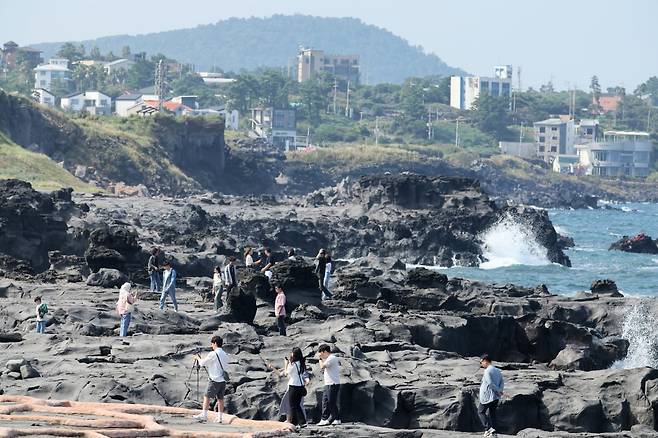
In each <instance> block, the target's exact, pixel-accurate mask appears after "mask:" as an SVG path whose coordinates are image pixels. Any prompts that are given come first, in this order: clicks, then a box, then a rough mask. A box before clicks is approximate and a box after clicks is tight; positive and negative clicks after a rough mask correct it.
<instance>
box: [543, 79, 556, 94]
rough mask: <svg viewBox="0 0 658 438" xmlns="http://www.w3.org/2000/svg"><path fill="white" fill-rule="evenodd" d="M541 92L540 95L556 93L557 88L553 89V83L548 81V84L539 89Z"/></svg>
mask: <svg viewBox="0 0 658 438" xmlns="http://www.w3.org/2000/svg"><path fill="white" fill-rule="evenodd" d="M539 92H540V93H554V92H555V88H554V87H553V81H548V83H547V84H544V85H542V86H541V87H539Z"/></svg>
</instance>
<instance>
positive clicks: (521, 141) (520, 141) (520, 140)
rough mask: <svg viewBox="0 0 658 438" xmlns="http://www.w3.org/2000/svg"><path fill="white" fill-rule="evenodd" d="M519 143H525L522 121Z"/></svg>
mask: <svg viewBox="0 0 658 438" xmlns="http://www.w3.org/2000/svg"><path fill="white" fill-rule="evenodd" d="M519 143H523V122H521V129H519Z"/></svg>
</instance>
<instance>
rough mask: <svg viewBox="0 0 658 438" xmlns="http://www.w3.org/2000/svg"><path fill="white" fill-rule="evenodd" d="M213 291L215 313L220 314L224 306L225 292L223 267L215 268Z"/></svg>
mask: <svg viewBox="0 0 658 438" xmlns="http://www.w3.org/2000/svg"><path fill="white" fill-rule="evenodd" d="M212 291H213V296H214V302H215V312H218V311H219V309H220V308H221V307H223V306H224V303H222V293H223V292H224V279H223V278H222V267H221V266H215V272H214V273H213V276H212Z"/></svg>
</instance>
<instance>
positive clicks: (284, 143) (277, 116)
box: [250, 108, 297, 150]
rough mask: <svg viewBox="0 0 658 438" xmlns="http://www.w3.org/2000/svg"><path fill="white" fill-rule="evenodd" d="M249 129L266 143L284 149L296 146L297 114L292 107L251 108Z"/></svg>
mask: <svg viewBox="0 0 658 438" xmlns="http://www.w3.org/2000/svg"><path fill="white" fill-rule="evenodd" d="M250 123H251V130H252V131H253V133H254V134H255V135H256V136H258V137H260V138H264V139H266V140H267V143H268V144H270V145H272V146H275V147H277V148H282V149H286V150H290V149H294V148H296V137H297V114H296V112H295V110H294V109H274V108H252V110H251V120H250Z"/></svg>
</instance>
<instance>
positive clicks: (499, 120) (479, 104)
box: [472, 93, 512, 140]
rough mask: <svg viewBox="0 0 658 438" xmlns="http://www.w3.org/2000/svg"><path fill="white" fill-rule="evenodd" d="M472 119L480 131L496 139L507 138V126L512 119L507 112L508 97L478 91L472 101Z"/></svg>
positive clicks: (508, 132)
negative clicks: (478, 93)
mask: <svg viewBox="0 0 658 438" xmlns="http://www.w3.org/2000/svg"><path fill="white" fill-rule="evenodd" d="M472 114H473V121H474V122H475V124H476V126H477V127H478V128H480V130H481V131H483V132H486V133H488V134H491V135H492V136H494V137H495V138H496V139H497V140H505V139H507V138H509V136H510V131H509V129H508V128H507V127H508V126H509V125H510V124H511V122H512V120H511V117H510V114H509V99H508V98H507V97H504V96H501V97H493V96H491V95H489V94H488V93H480V95H479V96H478V98H477V99H475V102H474V103H473V109H472Z"/></svg>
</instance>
